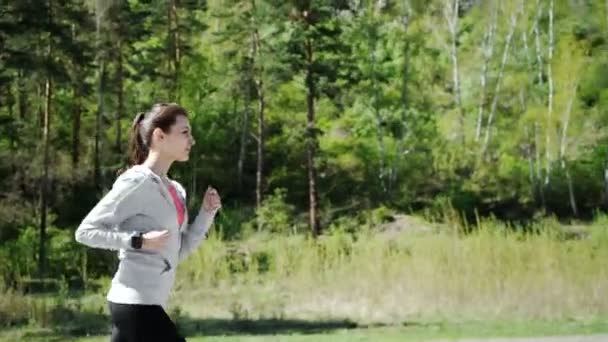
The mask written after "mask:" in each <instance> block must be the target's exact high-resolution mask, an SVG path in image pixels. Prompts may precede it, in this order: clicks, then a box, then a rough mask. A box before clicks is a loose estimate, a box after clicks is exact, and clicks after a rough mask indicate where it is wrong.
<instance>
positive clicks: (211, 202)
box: [203, 187, 222, 213]
mask: <svg viewBox="0 0 608 342" xmlns="http://www.w3.org/2000/svg"><path fill="white" fill-rule="evenodd" d="M221 207H222V200H221V198H220V195H219V194H218V193H217V190H215V189H214V188H212V187H208V188H207V191H205V197H203V209H204V210H205V211H206V212H208V213H212V212H215V211H216V210H218V209H219V208H221Z"/></svg>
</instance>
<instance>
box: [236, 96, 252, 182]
mask: <svg viewBox="0 0 608 342" xmlns="http://www.w3.org/2000/svg"><path fill="white" fill-rule="evenodd" d="M245 92H246V93H247V95H246V96H247V99H246V100H245V110H243V121H242V122H241V138H240V147H239V159H238V162H237V189H238V192H239V193H241V192H242V190H243V168H244V165H245V157H246V153H247V141H248V139H247V137H248V135H249V115H250V111H251V95H250V94H249V92H250V90H249V86H247V89H246V90H245Z"/></svg>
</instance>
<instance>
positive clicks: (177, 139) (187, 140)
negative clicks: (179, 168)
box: [154, 115, 195, 161]
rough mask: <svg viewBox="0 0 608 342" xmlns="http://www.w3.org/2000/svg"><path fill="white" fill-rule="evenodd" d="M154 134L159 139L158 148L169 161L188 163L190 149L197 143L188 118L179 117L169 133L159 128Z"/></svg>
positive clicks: (157, 140)
mask: <svg viewBox="0 0 608 342" xmlns="http://www.w3.org/2000/svg"><path fill="white" fill-rule="evenodd" d="M156 130H157V131H156V132H154V134H155V135H156V137H157V139H155V140H156V142H157V144H155V145H156V148H157V149H158V150H159V152H160V153H161V154H162V155H163V156H165V157H167V158H168V159H172V160H176V161H187V160H188V158H189V157H190V149H191V148H192V145H194V143H195V141H194V138H193V137H192V131H191V128H190V123H189V121H188V118H187V117H185V116H183V115H179V116H178V117H177V118H176V119H175V124H174V125H173V126H171V128H170V129H169V132H166V133H165V132H163V131H162V130H160V129H159V128H157V129H156Z"/></svg>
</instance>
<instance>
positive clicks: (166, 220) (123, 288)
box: [75, 103, 221, 342]
mask: <svg viewBox="0 0 608 342" xmlns="http://www.w3.org/2000/svg"><path fill="white" fill-rule="evenodd" d="M192 145H194V139H193V138H192V133H191V128H190V124H189V122H188V114H187V112H186V110H185V109H184V108H182V107H180V106H178V105H176V104H164V103H161V104H156V105H154V106H153V107H152V109H151V110H150V111H149V112H147V113H140V114H138V115H137V117H136V118H135V120H134V121H133V126H132V130H131V141H130V167H129V168H128V169H127V170H126V171H124V172H123V173H122V174H120V176H118V178H117V179H116V181H115V183H114V185H113V187H112V189H111V190H110V191H109V192H108V193H107V194H106V195H105V196H104V197H103V198H102V199H101V200H100V201H99V203H97V205H96V206H95V207H94V208H93V209H92V210H91V212H89V214H88V215H87V216H86V217H85V218H84V220H83V221H82V223H81V224H80V226H79V227H78V229H77V230H76V234H75V235H76V241H78V242H80V243H82V244H85V245H87V246H90V247H95V248H103V249H111V250H118V251H119V254H118V257H119V260H120V261H119V264H118V270H117V271H116V273H115V274H114V278H113V279H112V285H111V288H110V290H109V292H108V294H107V300H108V305H109V309H110V315H111V320H112V337H111V341H112V342H140V341H145V342H152V341H159V342H174V341H185V339H184V338H183V337H181V336H180V335H179V333H178V331H177V328H176V326H175V324H174V323H173V322H172V321H171V319H170V318H169V316H168V315H167V313H166V311H165V308H166V305H167V300H168V298H169V294H170V292H171V288H172V286H173V282H174V280H175V269H176V267H177V265H178V264H179V263H180V262H181V261H182V260H184V258H185V257H186V256H187V255H188V254H190V253H191V252H192V251H193V250H194V249H195V248H196V247H197V246H198V245H199V243H200V242H201V240H203V238H205V236H206V234H207V231H208V230H209V228H210V227H211V225H212V223H213V220H214V217H215V214H216V212H217V210H218V209H219V208H220V207H221V201H220V197H219V195H218V193H217V191H216V190H215V189H213V188H211V187H209V188H208V189H207V191H206V192H205V195H204V198H203V203H202V205H201V209H200V211H199V212H198V215H197V216H196V218H195V219H194V221H193V222H192V223H191V224H188V213H187V210H186V192H185V190H184V188H183V187H182V186H181V185H180V184H179V183H178V182H176V181H174V180H172V179H170V178H169V177H168V176H167V173H168V171H169V168H170V167H171V164H173V162H174V161H180V162H183V161H187V160H188V157H189V153H190V149H191V147H192Z"/></svg>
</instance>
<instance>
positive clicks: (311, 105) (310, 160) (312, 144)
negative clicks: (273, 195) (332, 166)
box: [304, 38, 321, 237]
mask: <svg viewBox="0 0 608 342" xmlns="http://www.w3.org/2000/svg"><path fill="white" fill-rule="evenodd" d="M304 44H305V47H304V48H305V51H306V89H307V93H306V107H307V116H306V118H307V125H306V128H307V138H308V139H307V142H308V144H307V145H308V146H307V150H306V166H307V169H308V200H309V226H310V230H311V233H312V235H313V237H317V236H319V234H320V233H321V232H320V227H319V218H318V213H317V183H316V168H315V154H316V147H317V136H316V130H315V82H314V78H313V72H314V71H313V61H314V58H313V47H312V41H311V39H310V38H306V41H305V43H304Z"/></svg>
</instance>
